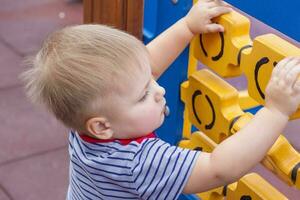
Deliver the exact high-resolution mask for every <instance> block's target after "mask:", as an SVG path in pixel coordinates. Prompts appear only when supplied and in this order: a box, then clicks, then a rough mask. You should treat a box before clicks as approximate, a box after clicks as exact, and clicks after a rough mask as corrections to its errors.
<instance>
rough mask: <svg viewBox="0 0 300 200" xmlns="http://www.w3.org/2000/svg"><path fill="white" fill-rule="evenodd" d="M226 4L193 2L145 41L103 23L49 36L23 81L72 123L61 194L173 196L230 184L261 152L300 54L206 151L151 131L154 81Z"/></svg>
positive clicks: (160, 96) (275, 129)
mask: <svg viewBox="0 0 300 200" xmlns="http://www.w3.org/2000/svg"><path fill="white" fill-rule="evenodd" d="M230 10H231V9H230V8H229V7H228V5H226V4H225V3H223V2H222V1H212V0H200V1H198V3H197V4H195V5H194V6H193V7H192V9H191V10H190V12H189V13H188V14H187V15H186V16H185V17H184V18H182V19H180V20H179V21H178V22H177V23H175V24H174V25H173V26H172V27H170V28H169V29H168V30H166V31H165V32H164V33H162V34H161V35H160V36H158V37H157V38H156V39H154V40H153V41H152V42H151V43H150V44H149V45H147V47H145V46H144V45H143V44H142V43H141V42H140V41H138V40H137V39H136V38H134V37H132V36H130V35H128V34H126V33H124V32H121V31H119V30H116V29H113V28H109V27H106V26H102V25H79V26H72V27H67V28H64V29H62V30H60V31H57V32H55V33H53V34H51V35H50V36H49V37H48V38H47V39H46V41H45V42H44V44H43V47H42V49H41V50H40V51H39V52H38V53H37V55H36V57H35V58H34V60H33V63H32V64H33V67H32V68H31V69H29V70H28V71H27V72H25V73H24V74H23V78H24V80H25V81H26V91H27V94H28V96H29V97H30V98H31V99H32V101H34V102H37V103H42V104H44V105H45V106H46V107H47V108H48V109H49V110H50V111H51V112H52V113H53V114H54V115H55V117H56V118H57V119H59V120H60V121H62V122H63V123H64V124H65V125H66V126H68V127H70V128H71V129H72V131H70V136H69V153H70V180H69V181H70V184H69V189H68V195H67V199H75V200H79V199H80V200H81V199H109V200H111V199H177V198H178V196H179V194H180V193H182V192H184V193H198V192H202V191H206V190H208V189H211V188H214V187H217V186H220V185H224V184H227V183H230V182H233V181H235V180H237V179H238V178H240V177H241V176H243V175H244V174H245V173H247V171H248V170H249V169H251V167H253V166H254V165H255V164H257V163H258V162H259V161H260V160H261V159H262V158H263V157H264V155H265V153H266V152H267V150H268V149H269V148H270V147H271V146H272V144H273V143H274V141H275V140H276V139H277V137H278V136H279V134H280V132H281V131H282V130H283V128H284V127H285V125H286V124H287V121H288V116H289V115H290V114H292V113H293V112H294V111H295V110H296V109H297V107H298V105H299V102H300V94H299V92H300V82H299V81H297V75H298V74H299V71H300V66H299V62H300V61H299V58H288V59H285V60H283V61H281V62H279V63H278V65H277V67H276V68H275V69H274V72H273V75H272V78H271V81H270V83H269V85H268V87H267V90H266V106H265V107H264V108H262V109H261V110H260V111H259V112H258V113H257V114H256V115H255V117H254V118H253V120H252V121H251V122H250V123H249V124H248V125H247V126H246V127H245V128H244V129H242V130H241V131H240V132H239V133H237V134H235V135H233V136H232V137H230V138H229V139H227V140H225V141H224V142H222V143H221V144H220V145H218V146H217V147H216V148H215V150H214V151H213V152H212V153H205V152H201V153H200V152H197V151H192V150H188V149H182V148H179V147H176V146H171V145H169V144H168V143H166V142H164V141H162V140H160V139H159V138H157V137H156V136H155V134H154V133H153V131H154V130H155V129H157V128H158V127H159V126H160V125H161V124H162V123H163V121H164V117H165V114H166V113H167V111H166V100H165V98H164V94H165V90H164V88H163V87H161V86H159V85H158V83H157V82H156V79H157V78H158V77H159V76H160V75H161V74H162V73H163V72H164V71H165V69H166V68H167V67H168V66H169V65H170V64H171V62H173V61H174V59H175V58H176V57H177V56H178V55H179V54H180V53H181V52H182V50H183V49H184V48H185V47H186V46H187V44H188V43H189V42H190V40H191V39H192V37H193V36H194V35H195V34H198V33H206V32H218V31H224V29H223V27H222V26H221V25H218V24H214V23H212V22H211V19H212V18H214V17H216V16H219V15H221V14H225V13H228V12H230ZM175 126H176V125H175ZM249 141H250V142H249Z"/></svg>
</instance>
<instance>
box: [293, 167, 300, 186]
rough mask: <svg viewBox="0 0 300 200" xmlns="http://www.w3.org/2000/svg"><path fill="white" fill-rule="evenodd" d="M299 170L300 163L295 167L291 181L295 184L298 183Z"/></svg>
mask: <svg viewBox="0 0 300 200" xmlns="http://www.w3.org/2000/svg"><path fill="white" fill-rule="evenodd" d="M299 168H300V162H299V163H298V164H297V165H295V166H294V168H293V170H292V173H291V179H292V181H293V183H294V184H295V183H296V180H297V172H298V169H299Z"/></svg>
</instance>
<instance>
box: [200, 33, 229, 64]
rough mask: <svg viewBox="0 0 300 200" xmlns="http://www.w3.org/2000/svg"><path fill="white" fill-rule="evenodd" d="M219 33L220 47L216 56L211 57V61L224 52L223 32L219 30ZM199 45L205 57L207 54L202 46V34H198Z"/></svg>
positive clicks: (218, 57)
mask: <svg viewBox="0 0 300 200" xmlns="http://www.w3.org/2000/svg"><path fill="white" fill-rule="evenodd" d="M219 35H220V38H221V49H220V52H219V53H218V54H217V55H216V56H212V57H211V59H212V60H213V61H218V60H220V58H221V57H222V56H223V53H224V46H225V40H224V33H223V32H219ZM200 47H201V50H202V52H203V54H204V55H205V57H207V56H208V54H207V51H206V50H205V48H204V44H203V35H202V34H200Z"/></svg>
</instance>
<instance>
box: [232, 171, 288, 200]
mask: <svg viewBox="0 0 300 200" xmlns="http://www.w3.org/2000/svg"><path fill="white" fill-rule="evenodd" d="M227 199H230V200H241V199H245V200H246V199H251V200H287V198H286V197H285V196H284V195H283V194H282V193H280V192H279V191H278V190H276V189H275V188H274V187H273V186H272V185H270V184H269V183H268V182H267V181H265V180H264V179H263V178H262V177H261V176H259V175H258V174H255V173H251V174H247V175H246V176H244V177H243V178H241V179H240V180H239V181H238V183H237V184H236V183H234V184H231V185H229V186H228V187H227Z"/></svg>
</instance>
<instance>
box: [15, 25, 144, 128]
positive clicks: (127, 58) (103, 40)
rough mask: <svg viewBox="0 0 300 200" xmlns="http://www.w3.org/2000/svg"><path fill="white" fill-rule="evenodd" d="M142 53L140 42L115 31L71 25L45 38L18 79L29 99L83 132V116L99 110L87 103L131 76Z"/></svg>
mask: <svg viewBox="0 0 300 200" xmlns="http://www.w3.org/2000/svg"><path fill="white" fill-rule="evenodd" d="M146 54H147V51H146V48H145V46H144V45H143V44H142V43H141V42H140V41H138V40H137V39H136V38H134V37H133V36H130V35H129V34H127V33H124V32H122V31H120V30H116V29H113V28H110V27H107V26H103V25H78V26H71V27H66V28H64V29H62V30H59V31H56V32H54V33H52V34H51V35H50V36H49V37H48V38H47V39H46V40H45V42H44V43H43V45H42V48H41V50H40V51H39V52H38V53H37V55H36V56H35V57H34V58H33V59H31V62H30V65H31V66H32V67H31V68H30V69H29V70H27V71H26V72H24V73H23V74H22V75H21V78H22V79H23V80H24V81H25V84H26V87H25V90H26V94H27V96H28V97H29V98H30V99H31V100H32V101H33V102H34V103H42V104H44V105H46V107H47V108H48V109H49V110H50V111H51V112H52V113H53V114H54V115H55V116H56V118H57V119H59V120H61V121H62V122H63V123H64V124H65V125H66V126H68V127H71V128H74V129H77V130H84V127H85V122H86V120H87V119H88V118H89V117H92V116H93V115H97V114H99V112H101V109H100V108H99V107H95V106H93V103H94V102H95V101H96V100H97V101H100V103H97V105H99V104H101V99H103V98H104V97H105V96H106V95H109V94H110V93H112V92H117V88H118V87H117V86H118V85H120V84H121V83H119V84H118V79H119V78H118V77H120V76H127V77H129V78H130V76H133V75H132V73H131V72H133V71H134V70H133V69H134V68H135V67H136V66H141V65H143V64H144V63H143V62H145V59H147V55H146ZM131 78H133V77H131ZM102 107H105V105H103V106H102Z"/></svg>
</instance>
